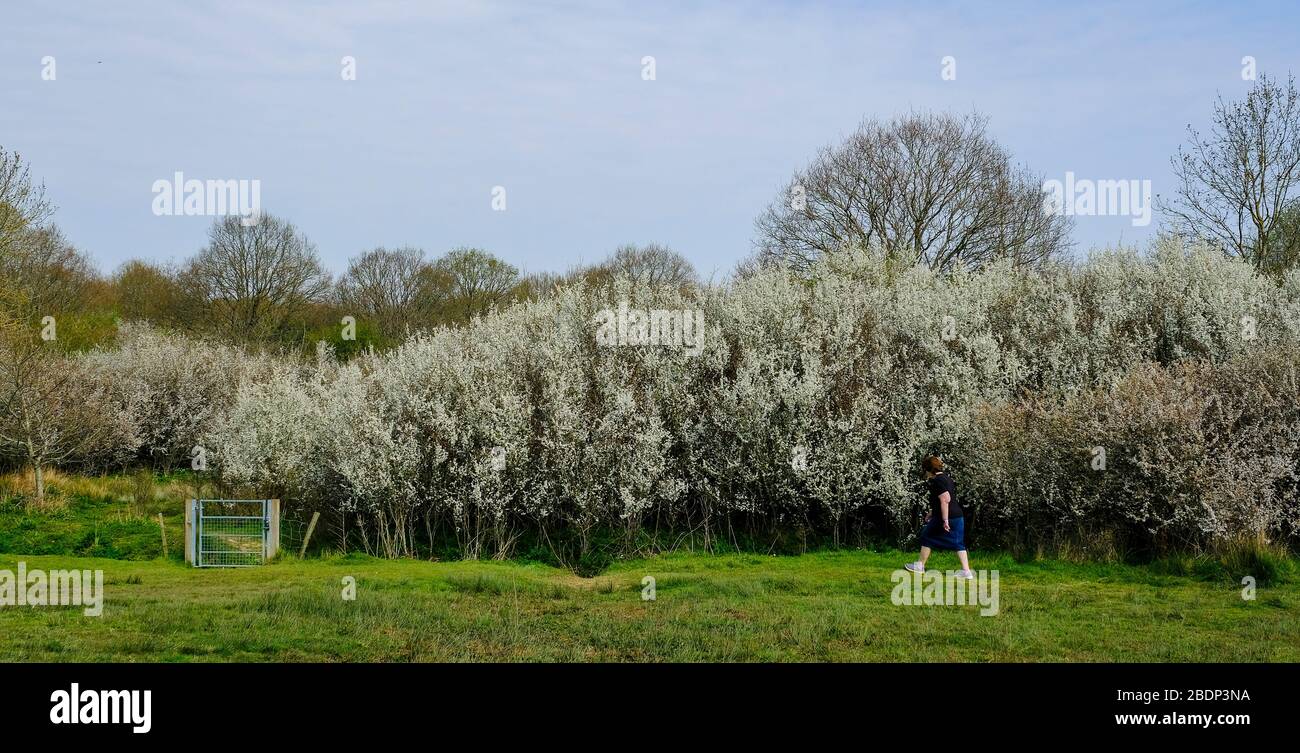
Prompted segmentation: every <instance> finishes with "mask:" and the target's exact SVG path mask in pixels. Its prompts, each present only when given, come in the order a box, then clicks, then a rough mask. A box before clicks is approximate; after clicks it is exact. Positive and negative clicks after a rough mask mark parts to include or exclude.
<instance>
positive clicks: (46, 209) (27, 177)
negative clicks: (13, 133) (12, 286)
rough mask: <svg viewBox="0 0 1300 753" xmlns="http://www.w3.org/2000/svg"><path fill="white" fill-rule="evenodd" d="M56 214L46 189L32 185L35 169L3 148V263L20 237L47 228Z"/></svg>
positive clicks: (0, 196) (0, 192)
mask: <svg viewBox="0 0 1300 753" xmlns="http://www.w3.org/2000/svg"><path fill="white" fill-rule="evenodd" d="M53 213H54V208H53V206H51V205H50V203H49V202H48V201H46V200H45V186H44V185H40V184H33V183H32V176H31V169H30V168H29V167H28V166H27V164H26V163H25V162H23V159H22V157H21V156H20V155H19V154H18V153H17V152H6V151H5V150H4V148H3V147H0V259H3V258H4V256H5V255H6V254H8V253H9V252H10V251H11V250H12V247H13V244H14V242H15V241H16V240H17V239H18V237H19V236H20V235H21V234H22V233H24V232H28V231H32V230H37V229H39V228H41V227H44V225H45V221H46V220H48V219H49V217H50V215H51V214H53Z"/></svg>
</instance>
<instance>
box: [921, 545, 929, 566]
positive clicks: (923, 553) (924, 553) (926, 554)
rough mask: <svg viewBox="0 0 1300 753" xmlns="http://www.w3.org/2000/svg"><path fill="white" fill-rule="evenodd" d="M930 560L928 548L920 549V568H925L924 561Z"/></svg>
mask: <svg viewBox="0 0 1300 753" xmlns="http://www.w3.org/2000/svg"><path fill="white" fill-rule="evenodd" d="M928 559H930V547H928V546H923V547H921V566H922V567H925V561H926V560H928Z"/></svg>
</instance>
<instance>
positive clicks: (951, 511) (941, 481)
mask: <svg viewBox="0 0 1300 753" xmlns="http://www.w3.org/2000/svg"><path fill="white" fill-rule="evenodd" d="M926 485H927V486H929V487H930V513H931V514H932V515H933V516H934V519H935V520H938V521H940V522H943V509H942V508H941V507H940V505H939V495H941V494H943V493H944V492H948V495H949V497H948V520H952V519H953V518H960V517H961V505H960V504H958V503H957V485H956V484H954V483H953V482H952V479H950V478H948V473H947V472H946V471H945V472H943V473H939V474H936V475H935V477H934V478H932V479H930V480H929V481H927V482H926Z"/></svg>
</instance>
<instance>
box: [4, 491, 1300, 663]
mask: <svg viewBox="0 0 1300 753" xmlns="http://www.w3.org/2000/svg"><path fill="white" fill-rule="evenodd" d="M52 479H53V480H52V488H54V489H56V490H57V491H58V495H59V496H58V501H57V503H55V504H51V505H49V506H48V507H47V508H45V509H33V508H32V507H30V506H26V505H23V504H21V503H20V502H18V501H17V500H16V498H14V497H9V498H8V500H7V501H0V571H5V570H8V571H16V570H17V563H18V562H20V561H22V562H25V563H26V565H27V567H28V568H29V569H32V568H39V569H42V570H46V571H50V570H59V569H101V570H103V571H104V578H105V585H104V588H105V598H104V610H103V615H102V616H101V617H97V618H96V617H87V616H85V615H84V614H83V612H82V609H81V608H80V607H73V606H66V607H27V606H0V661H479V660H487V661H558V660H564V661H1168V662H1197V661H1229V662H1256V661H1291V662H1294V661H1300V578H1298V577H1296V573H1297V571H1298V570H1300V568H1297V567H1296V563H1295V561H1294V560H1279V559H1276V558H1275V559H1272V560H1269V561H1266V562H1262V563H1260V562H1255V563H1252V562H1249V561H1222V560H1216V559H1214V558H1211V557H1200V558H1183V559H1175V560H1166V561H1161V562H1157V563H1152V564H1148V565H1120V564H1078V563H1067V562H1062V561H1056V560H1037V561H1028V562H1022V561H1017V560H1015V559H1013V558H1011V557H1009V556H1006V555H1000V554H993V553H980V552H976V553H974V554H973V558H972V559H973V565H974V567H976V568H977V569H986V570H994V569H996V570H997V571H998V572H999V576H1000V577H999V597H1000V599H999V602H1000V603H999V612H998V614H997V615H996V616H990V617H982V616H980V614H979V607H977V606H965V607H959V606H950V607H946V606H899V605H895V604H893V603H892V601H891V599H890V595H891V592H892V591H893V588H894V585H895V583H894V582H893V581H892V580H891V578H890V576H891V573H892V572H894V571H895V570H896V569H897V568H898V567H900V566H901V564H902V563H903V562H905V561H908V560H909V559H911V558H912V554H911V553H910V552H909V553H903V552H898V551H881V552H872V551H865V550H837V551H823V552H813V553H809V554H804V555H801V556H776V557H773V556H763V555H755V554H688V553H679V554H671V555H663V556H659V557H655V558H651V559H642V560H633V561H616V562H615V563H614V565H613V566H612V568H611V569H609V570H608V571H606V572H605V573H603V574H601V575H599V576H598V577H595V578H580V577H577V576H575V575H574V574H573V573H571V572H569V571H567V570H561V569H556V568H552V567H548V566H546V565H543V564H538V563H527V562H421V561H413V560H404V561H389V560H376V559H370V558H367V557H358V556H355V555H351V556H346V557H344V556H325V557H321V558H316V557H308V558H307V559H305V560H297V559H295V558H292V557H290V558H287V559H284V560H281V561H279V562H276V563H273V564H271V565H268V566H265V567H260V568H253V569H228V570H196V569H194V568H191V567H188V566H186V565H185V564H184V563H183V562H182V561H181V533H182V531H183V525H182V519H181V518H182V515H181V510H182V505H183V499H184V498H185V497H186V496H187V494H192V490H191V489H189V488H187V486H186V480H185V479H183V478H181V479H162V480H158V481H157V482H156V483H155V480H153V479H147V478H145V479H141V478H135V477H130V476H116V477H114V476H109V477H92V478H87V477H78V476H61V475H55V476H53V477H52ZM22 483H23V482H22V479H20V478H17V477H8V478H6V477H0V497H4V496H5V495H4V494H3V492H4V490H5V489H6V488H7V489H10V490H11V492H10V493H11V494H12V493H13V490H17V491H19V492H21V491H22ZM159 513H161V514H162V516H163V523H164V525H165V526H166V527H167V529H168V536H169V539H170V541H171V545H170V547H169V550H170V551H169V555H170V556H169V557H166V558H164V557H163V556H162V546H161V536H160V531H159V528H158V514H159ZM932 565H934V566H937V567H939V568H951V567H955V565H956V562H955V558H953V557H951V556H950V555H949V556H946V557H945V556H942V555H939V556H937V559H936V560H935V561H934V562H933V563H932ZM1252 568H1257V569H1259V571H1260V573H1261V575H1263V576H1265V577H1261V579H1260V583H1261V585H1260V587H1259V590H1258V593H1257V598H1256V599H1255V600H1253V601H1245V600H1243V599H1242V598H1241V588H1242V587H1241V585H1240V583H1239V581H1240V578H1241V574H1243V573H1244V572H1246V571H1252ZM646 575H650V576H653V577H654V578H655V580H656V599H655V600H654V601H645V600H643V599H642V578H643V577H644V576H646ZM346 576H351V577H352V578H355V579H356V599H355V600H352V601H349V600H344V598H343V590H344V586H343V583H342V581H343V579H344V578H345V577H346ZM2 577H3V576H2V575H0V578H2Z"/></svg>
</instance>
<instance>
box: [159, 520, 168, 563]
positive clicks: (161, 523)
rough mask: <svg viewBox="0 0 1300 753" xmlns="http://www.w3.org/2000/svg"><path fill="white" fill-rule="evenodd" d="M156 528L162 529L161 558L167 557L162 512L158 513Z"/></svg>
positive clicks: (165, 527) (165, 528)
mask: <svg viewBox="0 0 1300 753" xmlns="http://www.w3.org/2000/svg"><path fill="white" fill-rule="evenodd" d="M158 529H159V530H160V531H162V537H163V559H167V526H165V525H163V516H162V513H158Z"/></svg>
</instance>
